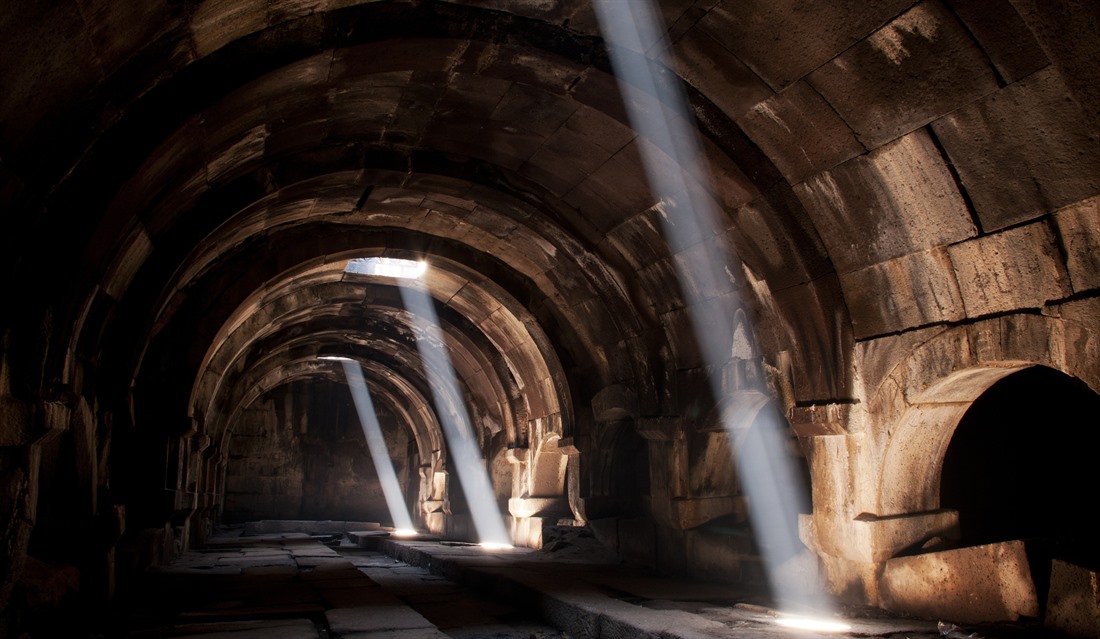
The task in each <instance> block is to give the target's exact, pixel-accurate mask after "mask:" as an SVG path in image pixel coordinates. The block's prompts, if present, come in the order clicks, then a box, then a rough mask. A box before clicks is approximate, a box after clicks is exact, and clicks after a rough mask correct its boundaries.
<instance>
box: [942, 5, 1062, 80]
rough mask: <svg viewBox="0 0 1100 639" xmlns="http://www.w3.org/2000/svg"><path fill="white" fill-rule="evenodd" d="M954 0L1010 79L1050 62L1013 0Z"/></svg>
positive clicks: (961, 13) (999, 72) (1000, 68)
mask: <svg viewBox="0 0 1100 639" xmlns="http://www.w3.org/2000/svg"><path fill="white" fill-rule="evenodd" d="M950 4H951V8H952V9H954V11H955V13H956V15H958V16H959V18H960V19H961V20H962V22H963V24H965V25H966V28H967V30H969V31H970V33H971V34H972V35H973V36H974V38H975V39H976V40H977V41H978V44H979V45H981V47H982V50H984V51H985V53H986V55H988V56H989V58H990V60H992V61H993V66H994V67H996V69H997V72H998V74H999V75H1000V76H1001V78H1003V79H1004V81H1005V82H1006V83H1008V84H1012V83H1013V82H1015V81H1017V80H1019V79H1021V78H1024V77H1026V76H1028V75H1030V74H1032V73H1034V72H1036V71H1038V70H1039V69H1041V68H1043V67H1045V66H1046V65H1048V64H1050V60H1048V59H1047V55H1046V53H1044V52H1043V49H1042V47H1041V46H1040V45H1039V42H1038V41H1037V40H1036V39H1035V34H1033V33H1032V32H1031V29H1030V28H1029V26H1028V24H1027V23H1026V22H1025V21H1024V19H1023V18H1022V17H1021V16H1020V14H1019V13H1018V12H1017V9H1016V7H1015V6H1014V5H1013V3H1012V2H1011V1H1010V0H950Z"/></svg>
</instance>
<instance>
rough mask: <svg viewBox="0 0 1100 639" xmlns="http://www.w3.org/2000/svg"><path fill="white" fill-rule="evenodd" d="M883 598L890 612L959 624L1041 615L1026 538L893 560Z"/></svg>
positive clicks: (883, 584) (885, 578) (882, 589)
mask: <svg viewBox="0 0 1100 639" xmlns="http://www.w3.org/2000/svg"><path fill="white" fill-rule="evenodd" d="M880 596H881V598H882V605H883V607H884V608H886V609H887V610H892V611H896V612H903V613H906V614H911V615H916V616H919V617H925V618H928V619H942V620H945V621H953V622H959V623H980V622H991V621H1016V620H1017V619H1019V618H1020V617H1037V616H1038V615H1039V603H1038V599H1037V597H1036V594H1035V585H1034V584H1033V583H1032V581H1031V573H1030V571H1029V569H1028V563H1027V554H1026V553H1025V551H1024V543H1023V542H1022V541H1009V542H1003V543H997V544H987V545H984V546H973V547H969V548H959V549H956V550H947V551H943V552H934V553H928V554H924V555H915V556H912V557H899V558H896V559H891V560H889V561H887V562H886V565H885V567H884V569H883V573H882V579H881V582H880Z"/></svg>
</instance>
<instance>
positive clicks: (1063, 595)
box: [1043, 559, 1100, 637]
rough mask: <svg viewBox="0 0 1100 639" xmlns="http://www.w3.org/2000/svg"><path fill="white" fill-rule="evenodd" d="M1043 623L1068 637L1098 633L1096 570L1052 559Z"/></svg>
mask: <svg viewBox="0 0 1100 639" xmlns="http://www.w3.org/2000/svg"><path fill="white" fill-rule="evenodd" d="M1043 625H1044V626H1046V627H1047V628H1050V629H1052V630H1055V631H1058V632H1064V633H1065V634H1067V635H1069V636H1071V637H1096V636H1100V572H1097V571H1095V570H1089V569H1088V568H1084V567H1082V566H1078V565H1075V564H1073V563H1071V562H1067V561H1062V560H1060V559H1055V560H1054V561H1052V562H1051V571H1050V594H1049V595H1048V596H1047V612H1046V617H1045V619H1044V622H1043Z"/></svg>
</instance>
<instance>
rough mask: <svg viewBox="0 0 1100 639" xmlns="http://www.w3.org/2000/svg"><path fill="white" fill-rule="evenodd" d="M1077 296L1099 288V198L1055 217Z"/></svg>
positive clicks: (1057, 213)
mask: <svg viewBox="0 0 1100 639" xmlns="http://www.w3.org/2000/svg"><path fill="white" fill-rule="evenodd" d="M1054 226H1055V228H1056V229H1057V231H1058V237H1059V239H1061V243H1062V247H1063V248H1064V249H1065V252H1066V270H1068V271H1069V281H1070V285H1071V286H1072V288H1073V292H1074V293H1081V292H1083V291H1087V290H1090V289H1095V288H1100V197H1093V198H1090V199H1088V200H1085V201H1083V202H1078V203H1077V204H1074V205H1071V206H1067V207H1066V208H1064V209H1061V210H1059V211H1056V212H1055V213H1054Z"/></svg>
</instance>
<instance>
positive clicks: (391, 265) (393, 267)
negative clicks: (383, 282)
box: [344, 257, 428, 280]
mask: <svg viewBox="0 0 1100 639" xmlns="http://www.w3.org/2000/svg"><path fill="white" fill-rule="evenodd" d="M427 270H428V263H427V262H424V261H423V260H421V261H417V260H404V259H401V258H397V257H361V258H356V259H353V260H349V261H348V265H347V267H345V268H344V272H345V273H356V274H358V275H378V276H381V277H395V278H398V279H411V280H415V279H418V278H419V277H420V276H421V275H423V274H424V273H425V272H426V271H427Z"/></svg>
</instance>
